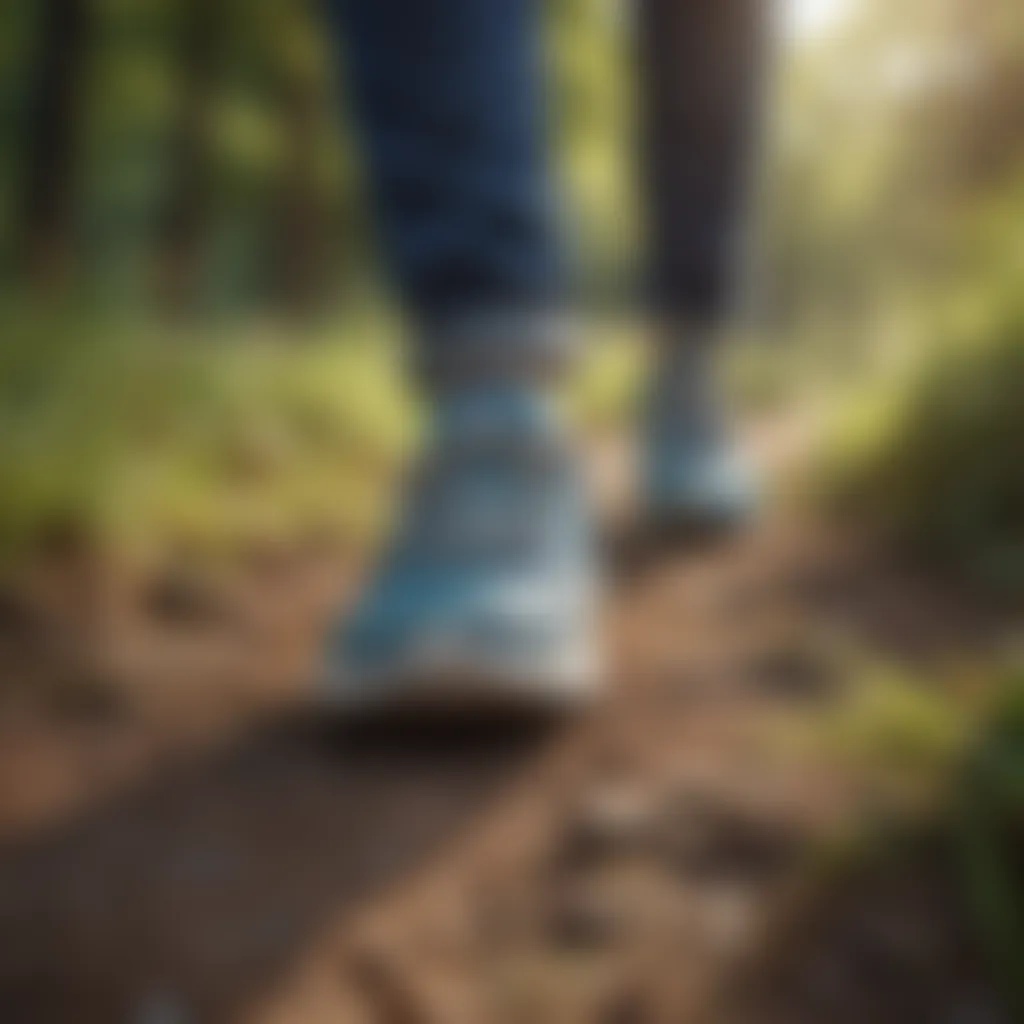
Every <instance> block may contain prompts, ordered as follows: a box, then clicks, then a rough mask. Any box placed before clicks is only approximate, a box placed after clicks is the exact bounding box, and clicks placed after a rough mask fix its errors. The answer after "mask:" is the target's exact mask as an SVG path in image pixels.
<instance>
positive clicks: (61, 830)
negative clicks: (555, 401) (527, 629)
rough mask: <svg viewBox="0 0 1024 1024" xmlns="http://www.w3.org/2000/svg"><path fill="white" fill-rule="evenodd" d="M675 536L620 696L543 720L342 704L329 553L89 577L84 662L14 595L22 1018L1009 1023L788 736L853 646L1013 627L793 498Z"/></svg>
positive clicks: (876, 651) (12, 1004)
mask: <svg viewBox="0 0 1024 1024" xmlns="http://www.w3.org/2000/svg"><path fill="white" fill-rule="evenodd" d="M648 554H649V555H650V554H652V552H648ZM653 554H654V555H655V557H649V558H647V559H645V560H644V561H643V563H642V564H639V565H633V566H632V567H631V569H630V571H629V572H626V573H624V574H623V575H622V578H620V579H619V580H617V581H616V583H615V586H614V588H613V596H612V597H611V600H610V602H609V608H608V613H607V619H608V622H607V636H608V646H609V658H610V661H611V665H612V673H611V675H612V680H613V683H614V685H613V687H612V691H611V693H610V695H609V698H608V700H607V701H606V702H605V703H604V704H603V705H602V706H601V707H600V708H599V709H598V710H597V711H595V712H594V713H593V714H591V715H589V716H587V717H584V718H583V719H580V720H577V721H573V722H567V723H561V724H549V725H547V726H546V727H542V726H538V725H536V724H534V725H528V724H520V725H517V726H511V725H509V726H505V727H503V728H498V727H496V726H492V727H489V728H483V727H481V728H478V729H476V730H472V731H470V730H465V729H453V730H448V731H447V732H440V731H438V730H432V731H430V732H429V733H423V732H417V731H415V730H412V731H409V730H406V731H404V732H399V731H393V732H391V733H390V734H382V733H374V734H373V735H366V734H360V733H359V732H358V731H353V730H351V729H346V728H344V727H343V726H342V725H341V724H339V723H338V722H336V721H331V720H328V719H326V718H324V717H323V715H322V714H320V713H318V712H317V711H316V709H315V708H314V707H313V706H312V700H311V693H312V690H311V687H310V685H309V684H308V682H306V681H305V680H307V679H308V677H309V666H310V664H311V658H312V656H313V655H312V652H314V651H315V650H316V644H317V642H318V639H319V637H320V636H321V635H322V631H323V627H324V623H325V622H326V620H327V618H328V616H329V614H330V612H331V611H332V610H333V608H334V607H335V606H336V604H337V595H338V593H339V592H342V591H346V592H347V591H350V590H351V587H350V586H348V583H349V582H350V581H351V580H352V578H353V577H352V574H351V573H350V572H349V571H347V570H346V569H345V568H344V567H341V568H339V567H338V565H337V564H336V563H337V560H334V561H331V560H325V559H323V558H322V557H319V556H318V555H317V554H316V553H311V554H308V555H301V554H296V553H291V554H289V555H288V556H281V557H274V558H272V557H270V556H269V555H268V556H266V557H264V558H261V559H258V560H255V561H254V563H253V564H252V565H251V566H249V567H247V569H246V571H245V573H244V574H240V575H239V574H236V576H235V577H233V578H232V579H231V580H229V581H224V582H223V583H222V584H217V585H214V584H213V583H211V582H209V581H208V580H200V579H199V578H197V577H189V575H188V574H187V573H185V572H184V571H183V570H181V569H180V567H179V569H178V570H177V571H176V574H175V575H174V577H173V578H170V577H168V578H165V579H162V580H161V581H160V582H159V583H158V584H154V583H152V582H149V583H148V584H147V585H146V587H145V588H142V589H141V590H140V589H139V588H138V587H135V586H134V585H133V586H132V587H128V586H127V585H126V584H125V585H124V586H123V587H122V586H108V587H107V588H106V589H103V588H101V589H102V590H103V593H111V592H113V593H114V594H115V598H113V599H112V603H113V604H114V605H115V606H116V607H117V608H119V609H120V610H121V612H120V614H119V615H115V616H113V617H112V618H111V619H110V620H109V621H108V620H105V621H108V625H107V627H106V629H107V633H106V635H105V643H104V644H102V645H98V644H93V645H92V646H90V647H89V650H88V655H89V656H88V657H85V656H84V655H83V653H82V648H81V647H75V648H73V650H72V651H71V652H70V653H69V652H68V651H66V650H64V648H63V647H61V646H58V645H56V644H55V640H54V638H55V637H63V636H66V635H68V634H69V633H70V632H72V631H71V629H70V625H69V621H70V620H69V619H68V618H67V617H66V616H63V613H61V614H58V612H57V611H55V610H54V609H55V607H56V605H55V603H54V601H52V600H51V601H50V603H49V604H47V603H46V601H45V600H43V601H42V603H41V604H40V605H38V606H26V607H21V606H20V605H18V604H17V603H16V602H13V603H11V606H10V607H7V606H6V605H5V606H3V607H0V637H2V643H3V645H4V646H3V651H4V652H5V659H6V664H7V666H8V667H7V669H6V670H5V675H6V676H7V678H8V679H10V680H11V682H12V685H11V686H10V687H9V688H8V689H9V690H11V692H12V694H13V696H11V697H10V698H9V700H8V703H7V706H6V709H5V711H4V713H3V717H2V720H0V1020H2V1021H3V1022H4V1024H49V1022H54V1024H91V1022H97V1024H111V1022H122V1021H123V1022H130V1024H136V1022H138V1024H186V1022H198V1021H204V1022H205V1021H211V1022H218V1024H219V1022H245V1024H250V1022H251V1024H285V1022H289V1024H291V1022H294V1024H320V1022H331V1024H338V1022H342V1024H348V1022H352V1024H361V1022H367V1024H377V1022H380V1024H460V1022H466V1024H505V1022H510V1024H513V1022H519V1021H526V1022H529V1024H576V1022H578V1024H634V1022H635V1024H648V1022H649V1024H662V1022H664V1024H683V1022H689V1021H711V1022H715V1024H719V1022H723V1024H725V1022H732V1021H736V1022H740V1021H743V1022H757V1024H811V1022H820V1021H830V1022H846V1021H850V1022H854V1021H856V1022H858V1024H860V1022H868V1021H871V1022H878V1024H888V1022H893V1024H896V1022H899V1024H915V1022H921V1024H943V1022H949V1024H953V1022H979V1024H980V1022H996V1021H1000V1020H1005V1019H1007V1018H1005V1017H1000V1016H999V1014H998V1011H997V1009H996V1007H995V1005H994V1001H993V997H992V996H991V994H990V989H989V987H988V986H987V985H986V984H985V980H984V977H983V973H982V971H981V969H980V967H979V966H978V964H977V962H976V958H975V955H974V950H973V945H972V944H971V942H970V941H969V936H968V933H967V932H966V930H965V929H964V927H963V925H962V923H961V921H960V913H959V910H958V908H957V907H956V906H955V904H954V901H952V900H951V898H950V897H949V894H948V886H945V885H944V883H943V880H942V878H941V870H940V867H939V865H938V864H934V865H933V867H934V871H931V870H930V871H922V872H915V873H913V876H912V877H904V876H902V875H900V874H898V873H897V874H895V875H894V874H893V873H891V872H887V873H883V876H882V877H880V878H872V877H867V878H862V879H860V880H858V881H856V882H855V883H849V884H846V885H845V886H843V887H842V888H841V891H840V892H839V893H837V894H832V893H831V892H830V891H827V887H825V889H824V890H823V886H822V883H821V879H820V877H819V875H820V873H815V872H814V871H813V870H810V869H809V867H808V865H809V864H813V863H814V860H815V857H817V856H820V854H818V853H817V852H816V851H818V850H820V847H821V844H822V842H824V841H827V840H828V839H829V837H832V836H834V835H835V834H836V833H837V831H840V830H843V829H847V830H848V829H849V827H850V824H851V822H852V821H855V820H857V816H858V815H859V814H860V813H861V803H862V799H861V798H862V796H863V794H861V793H859V792H858V790H857V787H856V785H853V784H852V783H851V780H849V779H847V778H844V777H843V775H842V773H841V772H837V771H830V770H828V769H827V768H826V767H825V764H826V762H825V761H821V763H820V764H819V763H818V761H816V760H815V759H814V757H813V756H812V755H806V756H804V755H801V756H795V755H794V753H793V751H792V750H791V749H789V747H788V746H787V744H786V743H784V742H781V740H780V737H782V736H784V735H787V734H788V732H789V731H791V729H792V727H793V726H794V725H796V724H801V725H806V724H810V725H811V726H812V727H813V723H814V722H815V721H817V717H818V716H821V715H823V714H827V713H828V709H829V708H830V707H832V706H833V705H834V704H835V702H836V701H837V700H839V699H841V698H842V696H843V694H844V693H846V691H847V690H848V688H849V687H850V686H852V685H855V683H856V680H855V679H853V678H850V673H849V671H848V665H849V661H848V659H845V658H843V657H840V656H837V654H836V652H837V651H840V650H841V651H847V650H849V649H852V648H856V649H867V650H870V651H871V652H872V653H873V655H874V656H876V657H884V658H886V659H891V660H897V661H901V662H906V663H909V664H910V665H912V666H914V667H915V668H916V669H918V670H921V671H924V670H925V669H929V668H933V667H937V666H938V667H943V666H945V665H948V664H953V663H956V662H957V661H958V660H960V659H962V658H970V657H973V656H975V655H977V654H978V653H979V652H984V651H986V650H988V649H990V647H991V645H992V644H994V643H995V642H996V637H997V636H998V633H999V629H1000V624H1001V619H1000V617H999V616H998V615H996V614H994V613H993V612H992V611H991V610H990V609H987V608H984V607H981V606H980V605H979V604H978V603H977V602H974V601H971V600H968V599H967V598H965V597H963V596H962V595H959V594H956V593H952V592H950V591H949V590H947V589H946V588H944V587H942V586H940V585H938V584H936V583H934V582H932V581H928V580H924V579H922V578H920V577H919V576H917V575H916V574H915V573H913V572H910V571H909V570H907V569H904V568H897V567H894V566H893V564H892V562H891V560H890V559H882V558H879V557H876V556H875V555H874V554H873V553H872V552H871V551H870V550H869V549H867V548H866V547H864V546H861V545H856V544H854V543H852V542H850V541H849V540H847V539H844V538H840V537H837V536H836V535H835V534H834V533H833V532H832V531H830V530H828V529H825V528H823V527H820V526H816V525H813V524H810V523H808V522H806V521H805V520H803V519H802V518H800V517H797V516H796V515H795V514H793V513H790V512H784V511H783V512H779V513H778V514H777V515H775V516H774V517H770V518H768V519H766V521H765V522H763V523H762V524H761V525H760V526H759V527H758V529H757V530H756V531H753V532H752V533H751V534H749V535H748V536H746V537H743V538H739V539H736V540H734V541H732V542H730V543H728V544H719V545H713V546H705V547H696V546H694V545H689V546H687V547H686V548H684V549H681V548H679V547H678V546H676V547H672V548H664V549H662V550H660V551H656V552H653ZM44 575H45V574H44ZM46 583H47V581H46V580H44V581H43V583H41V584H40V590H41V592H44V591H46V586H45V585H44V584H46ZM48 585H49V586H50V590H51V591H53V590H54V588H55V589H56V591H57V592H59V593H63V592H64V591H66V590H68V589H69V588H70V586H71V585H70V583H69V582H68V581H67V580H66V579H61V580H59V581H58V582H57V583H54V582H53V581H52V580H49V581H48ZM122 591H123V593H122ZM66 603H67V605H68V607H69V608H70V609H71V611H69V612H68V613H67V615H78V616H80V615H81V614H82V598H81V595H80V594H79V597H78V598H77V599H69V600H68V601H67V602H66ZM40 607H42V608H43V609H44V610H45V611H44V612H40V611H39V608H40ZM33 608H34V610H33ZM62 616H63V617H62ZM110 623H113V625H111V624H110ZM5 624H6V628H5ZM79 632H81V627H79ZM86 664H87V665H88V669H86V668H85V667H83V666H85V665H86ZM25 679H28V680H29V681H30V682H31V683H32V685H31V686H17V685H14V684H16V683H18V682H19V681H23V680H25ZM24 691H30V693H31V696H22V694H23V692H24ZM39 693H45V694H46V698H45V700H40V699H39ZM808 758H810V760H809V759H808ZM929 863H931V862H929ZM811 877H813V878H814V879H815V880H814V882H813V883H811V882H809V881H808V879H809V878H811ZM823 891H825V893H826V894H825V895H824V896H823V895H822V893H823Z"/></svg>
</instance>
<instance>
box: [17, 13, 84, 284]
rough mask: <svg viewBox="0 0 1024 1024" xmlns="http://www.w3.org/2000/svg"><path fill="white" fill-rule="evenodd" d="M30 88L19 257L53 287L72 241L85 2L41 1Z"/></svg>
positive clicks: (33, 277)
mask: <svg viewBox="0 0 1024 1024" xmlns="http://www.w3.org/2000/svg"><path fill="white" fill-rule="evenodd" d="M39 17H40V27H39V37H38V38H39V46H38V50H37V52H38V54H39V61H38V74H37V83H38V84H37V86H36V89H35V94H34V97H33V99H32V101H31V116H30V120H29V124H28V138H27V140H26V163H25V191H24V201H23V206H22V209H23V219H22V228H21V260H22V261H23V265H24V267H25V270H26V272H27V274H28V277H29V278H30V280H32V281H33V282H35V283H37V284H40V285H42V286H44V287H53V286H56V285H59V284H60V283H61V282H62V281H63V280H64V279H65V277H66V276H67V273H68V270H69V266H70V263H71V258H72V248H73V236H74V209H75V203H74V198H75V195H74V193H75V184H76V180H77V171H78V163H79V160H78V157H79V152H78V150H79V146H78V142H79V131H80V127H81V125H80V121H81V117H80V114H81V103H80V100H81V96H82V83H83V78H84V72H85V68H86V60H87V57H88V48H89V37H90V34H91V33H90V30H91V27H92V24H91V23H92V19H91V11H90V9H89V0H42V10H41V12H40V16H39Z"/></svg>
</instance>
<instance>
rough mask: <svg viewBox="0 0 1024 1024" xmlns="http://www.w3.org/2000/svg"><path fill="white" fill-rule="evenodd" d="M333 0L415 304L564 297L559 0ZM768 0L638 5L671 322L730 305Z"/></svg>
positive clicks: (380, 191)
mask: <svg viewBox="0 0 1024 1024" xmlns="http://www.w3.org/2000/svg"><path fill="white" fill-rule="evenodd" d="M325 2H326V4H327V7H328V13H329V15H330V17H331V20H332V24H333V27H334V34H335V37H336V38H337V40H338V41H339V43H340V44H343V49H342V51H341V52H342V53H343V57H344V60H345V62H346V64H347V70H348V75H347V79H346V80H347V83H348V85H349V87H350V88H351V89H352V91H353V97H352V99H353V104H354V107H355V110H356V113H357V117H358V121H359V128H360V130H361V133H362V137H363V139H364V142H365V148H366V155H367V163H368V166H369V171H370V180H371V185H372V191H373V193H374V197H375V201H376V206H377V211H378V218H379V223H380V227H381V234H382V239H383V243H384V245H383V247H384V251H385V256H386V258H387V261H388V264H389V267H390V269H391V270H392V272H393V274H394V275H395V277H396V279H397V281H398V284H399V287H400V290H401V292H402V294H403V296H404V298H405V300H406V302H407V304H408V306H409V307H410V308H411V310H412V312H413V313H414V314H415V315H416V317H417V318H418V319H419V320H420V321H421V322H425V323H426V324H427V325H434V324H438V323H439V324H441V325H443V324H444V323H446V322H448V321H451V320H455V321H458V320H459V319H465V318H473V317H476V316H479V315H482V316H484V317H495V316H497V317H500V316H502V315H504V314H510V315H513V316H515V317H516V318H517V319H519V318H520V317H521V315H522V314H523V313H524V312H525V313H527V314H530V313H532V312H534V311H537V312H540V311H547V310H549V309H550V308H551V307H552V306H557V305H559V304H560V302H561V300H562V298H563V295H562V292H563V287H564V281H565V275H564V272H563V270H564V268H563V266H562V260H561V247H560V245H559V240H558V237H557V236H558V226H557V225H558V218H557V217H555V216H554V215H553V192H554V190H553V188H552V175H551V173H550V161H549V154H548V145H547V139H546V134H547V131H546V125H545V117H544V95H543V91H544V90H543V81H542V77H543V75H542V62H543V54H542V46H541V37H542V14H543V10H542V4H543V2H544V0H325ZM764 6H765V3H764V0H641V5H640V18H641V26H640V28H641V30H640V32H639V33H638V38H639V39H640V40H641V47H640V53H639V56H640V60H641V64H642V74H641V83H642V89H641V95H642V96H643V98H644V103H643V106H644V109H645V111H646V114H645V116H644V118H643V119H642V120H643V123H644V125H645V128H646V130H645V132H644V136H645V144H644V146H643V147H642V148H643V151H644V153H645V155H646V161H645V162H646V164H647V175H646V179H645V180H646V197H645V198H646V200H647V206H648V209H649V210H650V214H651V216H650V218H649V219H650V225H651V232H650V234H651V246H650V250H651V263H652V268H651V278H652V280H653V284H654V301H655V303H656V305H657V306H658V307H659V308H660V311H661V312H663V313H666V314H668V315H670V316H672V317H680V318H689V319H692V318H699V319H708V318H715V317H718V316H721V315H722V313H723V312H724V310H725V309H726V307H727V305H728V302H729V298H730V292H731V283H732V278H733V277H734V264H735V259H734V256H733V245H732V240H733V239H734V237H735V235H736V233H737V227H738V224H739V221H740V210H741V206H742V203H741V199H742V192H743V179H744V176H745V169H746V166H747V165H748V164H749V153H748V149H749V147H748V142H749V139H750V136H751V134H752V133H751V131H750V125H751V121H752V116H751V115H752V113H753V111H754V108H755V105H756V104H755V102H754V100H755V97H756V83H757V73H756V72H757V65H758V59H757V58H758V54H759V52H760V46H759V42H760V39H761V35H762V32H761V12H762V10H763V9H764ZM442 333H443V331H442Z"/></svg>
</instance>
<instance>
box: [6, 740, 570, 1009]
mask: <svg viewBox="0 0 1024 1024" xmlns="http://www.w3.org/2000/svg"><path fill="white" fill-rule="evenodd" d="M550 734H551V729H550V727H549V726H548V725H547V724H546V723H537V722H519V723H514V724H506V723H498V722H492V723H490V724H487V723H474V728H472V729H466V728H458V729H450V728H449V729H437V728H435V729H430V730H428V731H422V730H421V731H416V730H413V729H409V728H403V727H399V728H396V729H394V730H390V731H389V730H387V729H383V728H374V729H373V730H372V731H362V732H358V733H356V732H353V731H351V730H343V729H340V728H336V727H332V726H330V725H328V724H324V723H323V722H322V721H318V722H310V721H308V720H303V721H290V722H286V723H278V724H276V725H273V726H272V727H269V728H266V729H264V730H263V731H261V732H260V733H259V734H258V735H254V736H250V737H248V738H245V739H242V740H240V741H238V742H237V743H235V744H234V745H233V746H231V748H230V749H225V750H220V751H218V752H216V753H213V754H211V755H209V756H207V757H205V758H204V759H203V760H201V761H200V762H199V763H192V764H189V765H184V766H181V767H180V768H178V769H177V770H176V771H175V772H174V773H172V774H170V775H167V776H165V777H163V778H162V779H160V780H158V781H156V782H155V783H154V784H152V785H150V786H148V787H147V788H146V789H145V790H144V791H142V792H137V793H135V794H134V795H132V796H131V797H130V798H126V799H123V800H121V801H120V802H117V803H115V804H113V805H110V806H107V807H105V808H102V809H100V810H98V811H94V812H92V813H91V814H90V815H89V816H87V817H86V818H84V819H82V820H80V821H77V822H75V823H73V824H71V825H70V826H66V827H63V828H62V829H60V830H59V831H57V832H55V833H53V834H50V835H48V836H46V837H44V838H42V839H37V840H35V841H33V842H32V843H31V844H29V845H24V846H21V847H19V848H17V849H13V850H8V851H5V852H3V853H2V854H0V1007H3V1012H2V1014H0V1015H2V1017H3V1020H4V1021H5V1022H9V1024H16V1022H31V1024H48V1022H51V1021H52V1022H55V1024H56V1022H61V1024H65V1022H67V1021H70V1020H74V1021H76V1024H90V1022H92V1021H96V1022H103V1024H109V1022H114V1021H133V1022H134V1021H149V1020H151V1019H152V1020H164V1019H173V1020H179V1019H182V1020H189V1021H193V1020H203V1021H205V1020H213V1021H221V1020H230V1019H235V1018H236V1016H237V1015H238V1013H240V1012H241V1010H242V1008H244V1007H246V1006H249V1005H251V1004H252V1003H253V1002H254V1001H257V1000H258V999H259V997H260V995H261V993H263V992H265V991H266V990H267V989H268V987H270V986H272V985H273V984H274V981H275V979H276V978H278V977H280V976H281V974H282V973H283V972H284V971H286V970H287V969H288V967H289V965H291V964H293V963H294V962H295V961H296V960H297V959H298V958H299V957H300V956H301V955H302V953H303V951H304V950H306V949H308V947H309V946H310V944H311V943H312V942H313V940H314V938H315V937H316V936H317V935H318V934H322V933H323V930H324V929H326V928H327V926H328V925H331V926H332V927H335V926H338V925H339V924H340V923H343V922H344V921H345V920H346V919H347V918H348V917H349V916H350V915H351V914H352V913H353V911H355V910H356V909H357V908H359V907H360V906H361V905H363V904H364V903H365V902H366V901H367V900H368V899H369V898H371V897H372V896H373V895H375V894H379V893H380V892H381V891H382V890H384V889H386V888H387V887H388V886H389V885H391V884H393V883H395V882H397V881H398V880H400V879H402V878H403V877H405V876H407V875H408V874H409V873H410V872H412V871H413V870H414V869H415V868H416V867H417V866H419V865H422V864H423V862H424V861H425V860H426V859H427V858H429V857H431V856H434V855H438V854H440V853H442V852H443V850H444V849H445V847H446V844H449V843H451V842H452V840H453V839H454V838H455V837H456V836H457V835H458V834H459V833H460V831H462V830H464V829H465V828H467V826H468V825H469V824H470V823H471V822H472V821H473V819H474V818H475V817H476V815H477V814H478V813H479V812H480V811H481V810H483V809H484V808H485V807H487V806H488V805H489V804H490V803H492V802H493V801H494V800H495V798H496V797H497V796H498V794H500V793H501V791H502V790H503V788H504V787H506V786H508V785H509V784H510V783H511V782H512V781H513V779H515V778H516V777H517V775H518V774H519V773H520V771H521V770H522V769H523V768H525V767H526V765H527V764H528V763H530V762H531V761H532V760H533V759H534V758H535V756H536V755H537V754H538V753H539V752H540V750H541V748H542V747H543V746H544V744H545V741H546V739H547V738H548V737H549V736H550Z"/></svg>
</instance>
